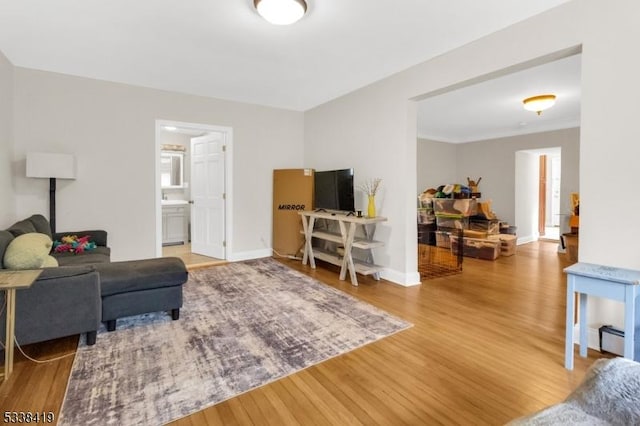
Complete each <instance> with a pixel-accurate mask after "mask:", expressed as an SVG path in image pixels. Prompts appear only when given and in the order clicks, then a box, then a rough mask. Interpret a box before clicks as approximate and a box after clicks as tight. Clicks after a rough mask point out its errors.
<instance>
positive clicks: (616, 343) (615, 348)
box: [573, 324, 624, 356]
mask: <svg viewBox="0 0 640 426" xmlns="http://www.w3.org/2000/svg"><path fill="white" fill-rule="evenodd" d="M610 337H611V336H610ZM573 341H574V342H575V344H579V342H580V324H575V325H574V326H573ZM607 342H608V343H609V345H607ZM603 343H604V350H606V351H609V352H611V353H614V354H617V355H620V356H622V355H623V354H624V338H622V337H617V336H614V337H612V338H611V339H609V340H605V339H604V338H603ZM607 346H610V347H607ZM587 347H589V348H590V349H594V350H596V351H598V352H599V351H600V332H599V330H598V329H597V328H592V327H589V328H588V329H587Z"/></svg>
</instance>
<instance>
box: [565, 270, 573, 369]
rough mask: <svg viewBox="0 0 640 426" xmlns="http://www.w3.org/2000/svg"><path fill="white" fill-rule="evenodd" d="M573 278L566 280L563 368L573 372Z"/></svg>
mask: <svg viewBox="0 0 640 426" xmlns="http://www.w3.org/2000/svg"><path fill="white" fill-rule="evenodd" d="M574 288H575V283H574V278H573V276H571V275H569V277H568V278H567V321H566V330H565V338H564V368H566V369H567V370H573V316H574V315H575V303H574V297H575V296H574Z"/></svg>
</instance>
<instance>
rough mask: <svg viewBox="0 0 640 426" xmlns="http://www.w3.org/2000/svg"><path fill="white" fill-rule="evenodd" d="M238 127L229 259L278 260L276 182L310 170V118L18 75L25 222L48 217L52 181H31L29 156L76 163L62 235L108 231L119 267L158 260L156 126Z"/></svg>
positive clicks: (62, 202)
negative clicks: (50, 155) (55, 155)
mask: <svg viewBox="0 0 640 426" xmlns="http://www.w3.org/2000/svg"><path fill="white" fill-rule="evenodd" d="M157 119H162V120H175V121H180V122H187V123H201V124H209V125H219V126H228V127H232V128H233V132H234V133H233V136H234V139H233V164H230V166H232V167H233V203H232V217H231V218H228V220H231V221H232V226H233V229H232V235H231V236H227V238H228V239H229V241H231V242H232V246H231V248H230V249H229V250H228V253H229V257H230V259H234V258H243V257H251V256H260V255H270V250H269V248H270V247H271V223H272V220H271V207H270V206H271V203H272V174H273V169H277V168H296V167H302V159H303V144H302V138H303V114H302V113H300V112H293V111H287V110H282V109H276V108H269V107H261V106H256V105H249V104H242V103H238V102H228V101H222V100H217V99H211V98H204V97H198V96H189V95H182V94H177V93H171V92H164V91H159V90H154V89H147V88H141V87H134V86H128V85H123V84H116V83H109V82H104V81H98V80H91V79H86V78H79V77H72V76H68V75H61V74H55V73H50V72H44V71H35V70H30V69H24V68H20V67H16V68H15V158H16V159H21V160H22V170H17V171H15V172H14V175H13V179H15V181H16V183H17V186H16V196H17V199H16V201H17V211H16V214H17V215H18V216H19V217H22V216H27V215H29V214H32V213H43V214H45V215H48V207H47V205H48V204H47V202H48V191H47V182H46V181H45V180H44V179H26V178H25V177H24V158H25V154H26V152H27V151H37V150H45V151H52V152H69V153H73V154H75V155H76V156H77V160H78V178H77V179H76V180H74V181H59V184H58V193H57V202H58V205H57V207H58V211H57V217H58V229H59V230H63V231H64V230H73V229H76V230H77V229H79V228H84V229H87V228H89V229H90V228H95V227H98V228H104V229H106V230H108V231H109V241H110V245H111V246H112V249H113V251H112V257H113V259H114V260H123V259H135V258H143V257H155V254H156V238H157V236H156V223H155V222H156V221H155V218H156V205H157V194H156V192H155V191H156V187H155V185H156V179H157V177H156V169H155V167H156V158H155V144H156V140H155V131H156V120H157Z"/></svg>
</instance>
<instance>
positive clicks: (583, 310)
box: [578, 293, 589, 358]
mask: <svg viewBox="0 0 640 426" xmlns="http://www.w3.org/2000/svg"><path fill="white" fill-rule="evenodd" d="M579 294H580V310H579V311H578V314H579V315H580V356H581V357H583V358H585V357H586V356H587V348H588V347H589V344H588V342H587V294H586V293H579Z"/></svg>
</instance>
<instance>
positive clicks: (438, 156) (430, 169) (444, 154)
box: [416, 139, 466, 194]
mask: <svg viewBox="0 0 640 426" xmlns="http://www.w3.org/2000/svg"><path fill="white" fill-rule="evenodd" d="M416 160H417V161H416V167H417V170H416V174H417V178H418V179H417V182H418V194H419V193H421V192H423V191H424V190H425V189H428V188H437V187H438V186H439V185H445V184H447V183H457V181H456V179H457V178H458V173H457V167H458V165H457V159H456V145H455V144H451V143H446V142H438V141H433V140H429V139H418V146H417V149H416ZM465 182H466V181H465Z"/></svg>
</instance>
